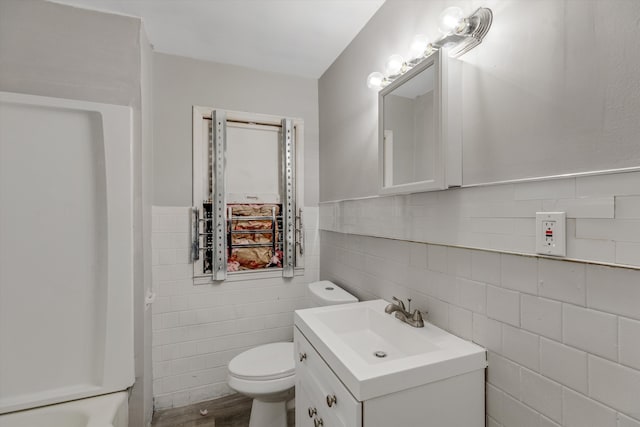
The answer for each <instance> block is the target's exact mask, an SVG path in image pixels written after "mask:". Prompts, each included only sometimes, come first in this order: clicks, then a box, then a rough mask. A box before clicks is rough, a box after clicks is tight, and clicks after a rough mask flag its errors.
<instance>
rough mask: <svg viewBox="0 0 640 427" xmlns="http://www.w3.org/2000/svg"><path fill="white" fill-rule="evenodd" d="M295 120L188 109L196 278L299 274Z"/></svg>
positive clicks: (298, 123) (298, 124)
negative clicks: (191, 132)
mask: <svg viewBox="0 0 640 427" xmlns="http://www.w3.org/2000/svg"><path fill="white" fill-rule="evenodd" d="M302 134H303V122H302V120H298V119H289V118H282V117H274V116H267V115H261V114H253V113H240V112H233V111H225V110H219V109H218V110H216V109H213V108H204V107H194V108H193V205H194V209H193V215H192V251H191V256H192V260H193V262H194V264H193V268H194V277H196V278H201V279H202V280H198V283H200V282H204V283H206V282H210V281H211V280H213V281H221V280H227V279H232V277H233V276H238V275H240V276H241V275H245V274H264V275H268V276H273V275H282V276H284V277H292V276H293V275H294V274H296V269H297V270H298V272H299V273H301V268H302V267H303V261H304V260H303V253H304V247H303V244H304V240H303V234H302V209H301V208H299V207H298V201H302V200H303V197H302V188H303V185H302V180H301V177H302V176H303V173H302V166H303V165H302V159H303V156H302V148H303V144H302Z"/></svg>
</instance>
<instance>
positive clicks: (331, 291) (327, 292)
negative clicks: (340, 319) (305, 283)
mask: <svg viewBox="0 0 640 427" xmlns="http://www.w3.org/2000/svg"><path fill="white" fill-rule="evenodd" d="M309 291H311V293H312V294H313V295H314V296H315V297H317V298H320V299H322V300H324V301H327V302H330V303H349V302H358V298H356V297H354V296H353V295H351V294H350V293H349V292H347V291H345V290H344V289H342V288H341V287H340V286H338V285H336V284H335V283H333V282H331V281H329V280H321V281H319V282H313V283H309Z"/></svg>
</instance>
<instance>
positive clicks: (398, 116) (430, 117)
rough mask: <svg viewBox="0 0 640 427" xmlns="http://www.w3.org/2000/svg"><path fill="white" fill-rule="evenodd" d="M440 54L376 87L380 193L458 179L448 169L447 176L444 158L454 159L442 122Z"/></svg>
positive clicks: (445, 105) (436, 186)
mask: <svg viewBox="0 0 640 427" xmlns="http://www.w3.org/2000/svg"><path fill="white" fill-rule="evenodd" d="M442 56H443V55H442V51H440V52H436V53H434V54H433V55H431V56H430V57H429V58H427V59H425V60H424V61H423V62H421V63H420V64H418V65H416V66H415V67H414V68H413V69H411V70H410V71H408V72H407V73H405V74H404V75H402V76H400V77H399V78H398V79H396V80H395V81H393V82H392V83H391V84H389V85H388V86H387V87H385V88H384V89H382V90H381V91H380V95H379V115H380V118H379V139H380V141H379V149H378V155H379V169H380V171H379V172H380V193H381V194H402V193H412V192H419V191H430V190H440V189H444V188H447V187H450V186H455V185H460V182H458V180H457V179H456V177H455V176H454V173H453V171H449V175H450V176H447V168H446V163H447V162H448V161H450V160H451V162H452V164H454V157H455V156H454V155H455V153H454V152H453V151H452V150H451V151H452V152H451V153H449V151H450V150H449V148H448V142H449V141H448V139H450V138H449V137H450V136H452V137H453V136H454V135H452V132H451V131H452V127H451V126H450V124H449V123H448V122H445V121H448V119H449V116H450V115H449V114H448V111H449V108H450V107H449V104H450V100H449V99H446V100H445V99H444V98H445V97H446V96H448V95H449V94H450V92H451V91H450V90H449V83H448V82H449V78H448V77H449V76H448V75H446V73H447V72H448V67H446V66H443V61H442ZM453 133H454V134H455V132H453ZM451 139H455V138H451ZM458 161H459V157H458ZM452 169H453V170H455V167H453V168H452Z"/></svg>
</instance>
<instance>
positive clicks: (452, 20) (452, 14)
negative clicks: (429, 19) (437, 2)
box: [438, 6, 464, 34]
mask: <svg viewBox="0 0 640 427" xmlns="http://www.w3.org/2000/svg"><path fill="white" fill-rule="evenodd" d="M463 21H464V14H463V12H462V9H460V8H459V7H455V6H452V7H448V8H446V9H445V10H443V11H442V13H441V14H440V18H439V20H438V22H439V24H438V29H439V30H440V32H441V33H442V34H451V33H455V32H456V31H457V30H458V28H459V27H460V25H461V24H462V22H463Z"/></svg>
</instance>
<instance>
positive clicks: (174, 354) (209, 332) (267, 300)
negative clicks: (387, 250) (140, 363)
mask: <svg viewBox="0 0 640 427" xmlns="http://www.w3.org/2000/svg"><path fill="white" fill-rule="evenodd" d="M304 212H305V221H304V223H305V233H306V245H305V246H306V252H305V274H304V276H299V277H295V278H294V279H291V280H284V279H282V278H279V277H276V278H263V279H254V280H243V281H227V282H224V283H222V284H218V285H197V286H194V284H193V279H192V276H193V268H192V265H191V264H190V263H189V260H188V257H189V208H186V207H160V206H155V207H154V208H153V235H152V258H153V286H154V291H155V292H156V294H157V298H156V302H155V303H154V304H153V306H152V307H153V308H152V309H153V342H152V345H153V378H154V381H153V394H154V401H155V408H156V409H166V408H171V407H178V406H184V405H188V404H191V403H196V402H200V401H204V400H208V399H212V398H215V397H219V396H223V395H226V394H229V393H231V390H230V389H229V387H228V386H227V364H228V363H229V361H230V360H231V359H232V358H233V357H234V356H236V355H237V354H239V353H240V352H242V351H244V350H246V349H249V348H251V347H255V346H256V345H259V344H265V343H269V342H276V341H287V340H291V339H292V336H293V328H292V326H293V311H294V310H295V309H298V308H304V307H306V306H307V305H308V299H307V287H306V284H307V283H309V282H311V281H314V280H318V270H319V238H318V226H317V224H318V209H317V208H305V209H304ZM422 246H423V247H422V248H420V249H421V250H424V251H425V253H426V247H424V245H422ZM424 261H425V263H426V259H425V260H424Z"/></svg>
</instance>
